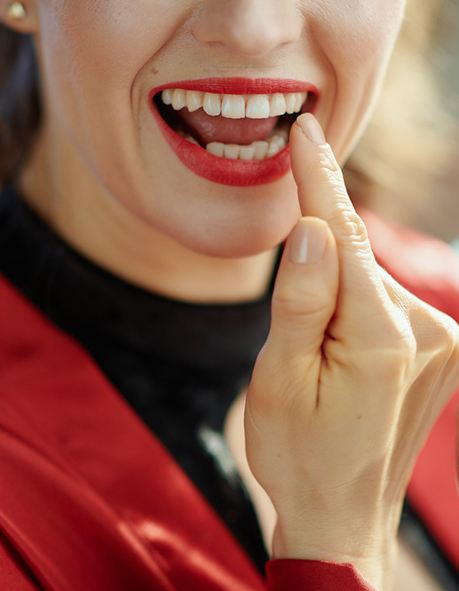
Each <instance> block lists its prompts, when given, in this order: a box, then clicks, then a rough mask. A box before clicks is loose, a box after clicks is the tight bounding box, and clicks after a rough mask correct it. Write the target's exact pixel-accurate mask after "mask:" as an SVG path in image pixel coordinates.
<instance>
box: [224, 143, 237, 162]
mask: <svg viewBox="0 0 459 591" xmlns="http://www.w3.org/2000/svg"><path fill="white" fill-rule="evenodd" d="M224 147H225V150H224V154H225V158H231V159H232V160H236V159H237V157H238V156H239V150H240V146H238V145H237V144H224Z"/></svg>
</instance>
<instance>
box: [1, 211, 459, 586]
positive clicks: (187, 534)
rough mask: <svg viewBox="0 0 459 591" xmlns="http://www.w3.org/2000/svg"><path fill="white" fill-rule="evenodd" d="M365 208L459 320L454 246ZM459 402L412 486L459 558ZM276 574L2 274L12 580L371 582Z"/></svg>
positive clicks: (381, 248)
mask: <svg viewBox="0 0 459 591" xmlns="http://www.w3.org/2000/svg"><path fill="white" fill-rule="evenodd" d="M361 215H362V217H364V220H365V222H366V224H367V227H368V230H369V234H370V239H371V241H372V244H373V249H374V251H375V254H376V256H377V258H378V260H379V262H380V264H382V265H383V266H384V267H385V268H386V269H387V270H388V271H389V272H390V273H391V274H392V275H393V276H394V277H395V278H396V279H397V280H398V281H399V282H400V283H402V284H403V285H405V286H406V287H407V288H408V289H410V290H411V291H412V292H414V293H416V294H417V295H418V296H419V297H421V298H422V299H424V300H426V301H428V302H429V303H431V304H433V305H435V306H436V307H438V308H440V309H442V310H444V311H445V312H447V313H448V314H450V315H452V316H454V317H456V319H457V318H459V262H458V260H459V259H458V258H457V257H456V255H455V254H454V252H453V250H452V249H450V248H449V247H448V246H447V245H445V244H443V243H442V242H439V241H436V240H433V239H431V238H428V237H427V236H424V235H421V234H419V233H415V232H412V231H409V230H407V229H405V228H401V227H399V226H395V225H394V224H389V223H387V222H382V221H381V220H380V219H378V218H377V217H376V216H374V215H373V214H371V213H370V212H368V211H362V212H361ZM458 402H459V392H457V393H456V394H455V395H454V396H453V397H452V398H451V401H450V403H449V404H448V406H447V407H446V408H445V410H444V412H443V413H442V415H441V416H440V418H439V419H438V422H437V423H436V425H435V427H434V429H433V431H432V433H431V436H430V438H429V441H428V444H427V445H426V447H425V449H424V450H423V452H422V453H421V455H420V457H419V460H418V463H417V465H416V468H415V471H414V474H413V478H412V481H411V484H410V488H409V491H408V496H409V498H410V500H411V502H412V504H413V505H414V506H415V508H416V509H417V511H418V512H419V513H420V514H421V515H422V517H423V519H424V520H425V522H426V523H427V524H428V527H429V529H430V530H431V532H432V533H433V535H434V536H435V538H436V539H437V541H438V543H439V544H440V545H441V547H442V548H443V550H444V551H445V552H446V553H447V554H448V556H449V557H450V559H451V560H452V561H453V562H454V563H455V564H456V565H457V566H458V567H459V543H458V540H457V539H454V534H455V532H457V531H458V529H459V504H458V502H457V493H456V486H455V453H454V449H455V445H454V441H455V410H456V408H457V406H458ZM88 409H90V410H88ZM266 570H267V577H266V580H262V579H261V577H260V576H259V574H258V572H257V571H256V570H255V568H254V566H253V565H252V563H251V561H250V559H249V557H248V556H247V555H246V554H245V553H244V551H243V550H242V548H241V547H240V546H239V544H238V542H237V541H236V540H235V538H234V537H233V535H232V533H231V532H230V531H229V530H228V529H227V527H226V526H225V525H224V524H223V522H222V521H221V520H220V518H219V516H218V515H217V514H216V513H215V512H214V510H213V508H212V507H210V506H209V504H208V503H207V501H206V500H205V499H204V498H203V497H202V496H201V494H200V492H199V491H198V490H197V489H196V488H195V486H194V485H193V484H192V483H191V481H190V480H189V479H188V477H187V476H186V475H185V474H184V472H183V471H182V470H181V468H180V467H179V466H178V465H177V463H176V462H175V461H174V459H173V458H172V457H171V456H170V455H169V453H168V451H167V450H166V449H165V448H164V447H163V446H162V444H161V443H160V442H159V441H158V440H157V439H156V438H155V437H154V435H153V434H152V433H151V432H150V431H149V430H148V429H147V427H146V426H144V424H143V422H142V421H141V420H140V419H139V418H138V417H137V415H136V414H135V413H134V412H133V411H132V410H131V408H130V407H129V406H128V404H127V403H126V402H125V400H124V399H123V397H122V396H121V395H120V394H119V393H118V392H117V391H116V390H115V388H114V387H113V386H112V385H111V384H110V383H109V382H108V380H107V379H106V378H105V376H104V375H103V374H102V372H101V371H100V370H99V369H98V367H97V366H96V364H95V363H94V362H93V361H92V359H91V358H90V356H89V355H88V354H87V353H86V351H85V350H84V349H83V348H82V347H81V345H79V343H77V342H76V341H75V340H73V339H72V338H71V337H69V336H68V335H66V334H65V333H63V332H62V331H61V330H59V329H58V328H56V327H55V326H54V325H52V324H51V323H50V322H49V321H48V320H47V319H46V318H45V317H44V316H43V315H42V314H41V313H40V311H38V310H37V309H36V308H35V307H34V306H33V305H32V304H31V303H30V302H28V301H27V300H26V299H25V298H24V297H23V296H22V295H21V294H20V293H19V292H18V291H17V290H16V289H15V288H14V287H13V286H12V285H11V284H9V283H8V281H6V279H4V278H2V277H1V276H0V590H1V591H3V590H5V591H31V590H34V591H38V590H42V591H43V590H45V591H80V590H85V591H93V590H94V591H147V590H148V591H156V590H158V591H177V590H180V591H181V590H183V591H185V590H186V591H193V590H196V591H217V590H219V591H262V590H269V591H290V590H292V591H296V590H298V591H329V590H330V591H331V590H332V589H333V590H337V589H339V590H340V591H357V590H360V591H363V590H367V591H368V590H370V589H371V586H370V585H369V584H368V583H367V582H366V581H364V580H363V578H361V577H360V575H359V574H358V572H357V571H356V569H354V568H353V567H352V565H338V564H333V563H328V562H321V561H314V560H271V561H269V562H268V563H267V569H266Z"/></svg>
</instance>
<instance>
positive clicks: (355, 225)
mask: <svg viewBox="0 0 459 591" xmlns="http://www.w3.org/2000/svg"><path fill="white" fill-rule="evenodd" d="M330 225H331V226H333V227H334V228H335V229H336V230H337V231H338V233H339V236H340V238H341V241H345V242H355V243H357V244H360V245H364V246H365V248H366V249H368V250H370V242H369V237H368V231H367V228H366V226H365V224H364V222H363V220H362V218H361V217H360V216H359V215H358V213H357V212H356V211H354V210H353V209H350V208H349V207H348V206H347V205H346V204H343V206H342V207H341V208H340V210H339V212H338V214H336V215H335V216H334V217H333V219H332V220H330Z"/></svg>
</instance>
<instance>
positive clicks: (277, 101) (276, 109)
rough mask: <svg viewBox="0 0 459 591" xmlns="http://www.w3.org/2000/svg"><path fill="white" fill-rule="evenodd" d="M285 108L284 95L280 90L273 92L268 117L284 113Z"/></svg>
mask: <svg viewBox="0 0 459 591" xmlns="http://www.w3.org/2000/svg"><path fill="white" fill-rule="evenodd" d="M285 110H286V105H285V97H284V95H283V94H281V93H280V92H277V93H276V94H273V95H272V96H271V100H270V111H269V116H270V117H276V116H277V115H284V114H285Z"/></svg>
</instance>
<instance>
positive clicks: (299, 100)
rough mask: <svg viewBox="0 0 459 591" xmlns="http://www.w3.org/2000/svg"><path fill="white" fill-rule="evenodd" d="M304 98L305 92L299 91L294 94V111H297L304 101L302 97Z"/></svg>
mask: <svg viewBox="0 0 459 591" xmlns="http://www.w3.org/2000/svg"><path fill="white" fill-rule="evenodd" d="M305 98H306V93H305V92H299V93H297V95H296V104H295V113H299V112H300V111H301V108H302V106H303V103H304V99H305Z"/></svg>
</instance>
